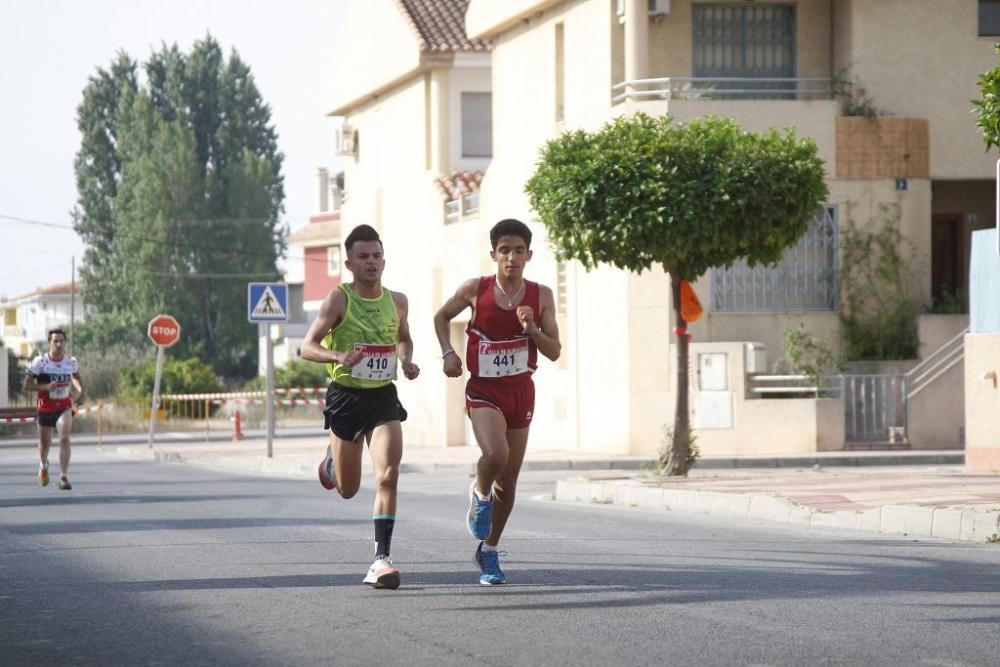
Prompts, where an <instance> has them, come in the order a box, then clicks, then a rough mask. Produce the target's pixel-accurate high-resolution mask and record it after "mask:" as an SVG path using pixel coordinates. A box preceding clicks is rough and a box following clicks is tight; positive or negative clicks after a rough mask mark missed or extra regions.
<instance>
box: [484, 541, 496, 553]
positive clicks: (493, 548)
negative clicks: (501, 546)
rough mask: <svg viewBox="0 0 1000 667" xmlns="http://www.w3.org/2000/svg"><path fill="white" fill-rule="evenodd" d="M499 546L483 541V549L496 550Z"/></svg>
mask: <svg viewBox="0 0 1000 667" xmlns="http://www.w3.org/2000/svg"><path fill="white" fill-rule="evenodd" d="M496 550H497V548H496V547H493V546H490V545H489V544H486V542H483V551H496Z"/></svg>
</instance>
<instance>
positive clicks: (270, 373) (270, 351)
mask: <svg viewBox="0 0 1000 667" xmlns="http://www.w3.org/2000/svg"><path fill="white" fill-rule="evenodd" d="M260 329H261V332H262V333H263V334H264V338H265V341H266V342H265V346H264V347H265V351H266V354H267V370H266V377H267V399H266V400H267V458H269V459H270V458H273V457H274V445H273V443H274V341H273V340H271V325H270V324H265V323H261V325H260Z"/></svg>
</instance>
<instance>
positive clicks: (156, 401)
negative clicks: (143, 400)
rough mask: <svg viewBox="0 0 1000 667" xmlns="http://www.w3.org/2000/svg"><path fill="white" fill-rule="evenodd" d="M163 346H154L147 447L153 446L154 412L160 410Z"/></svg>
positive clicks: (154, 430) (154, 431)
mask: <svg viewBox="0 0 1000 667" xmlns="http://www.w3.org/2000/svg"><path fill="white" fill-rule="evenodd" d="M164 356H165V355H164V353H163V346H162V345H157V346H156V379H155V380H153V409H152V410H150V412H149V448H150V449H152V448H153V436H154V434H155V433H156V413H157V412H159V411H160V379H161V378H162V377H163V357H164Z"/></svg>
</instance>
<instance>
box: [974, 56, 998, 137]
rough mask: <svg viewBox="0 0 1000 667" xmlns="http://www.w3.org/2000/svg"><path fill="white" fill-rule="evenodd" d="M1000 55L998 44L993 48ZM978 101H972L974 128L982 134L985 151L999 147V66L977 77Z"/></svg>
mask: <svg viewBox="0 0 1000 667" xmlns="http://www.w3.org/2000/svg"><path fill="white" fill-rule="evenodd" d="M994 48H995V49H996V52H997V54H1000V44H997V45H996V46H995V47H994ZM979 93H980V97H979V99H978V100H973V101H972V104H973V105H974V106H975V112H976V126H977V127H978V128H979V131H980V132H982V133H983V142H984V143H985V144H986V150H989V149H991V148H993V147H994V146H1000V65H998V66H997V67H994V68H993V69H991V70H989V71H988V72H983V73H982V74H980V75H979Z"/></svg>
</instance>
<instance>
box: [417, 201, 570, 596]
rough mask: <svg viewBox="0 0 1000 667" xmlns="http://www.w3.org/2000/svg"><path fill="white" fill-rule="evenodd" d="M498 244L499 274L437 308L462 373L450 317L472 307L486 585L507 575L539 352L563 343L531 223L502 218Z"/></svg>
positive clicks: (446, 344)
mask: <svg viewBox="0 0 1000 667" xmlns="http://www.w3.org/2000/svg"><path fill="white" fill-rule="evenodd" d="M490 244H491V245H492V248H493V249H492V251H491V252H490V257H491V258H492V259H493V261H494V262H496V265H497V272H496V275H492V276H483V277H481V278H473V279H472V280H469V281H466V282H465V283H463V284H462V286H461V287H459V288H458V291H457V292H455V295H454V296H452V297H451V298H450V299H448V301H447V302H446V303H445V304H444V305H443V306H442V307H441V309H440V310H439V311H438V312H437V314H436V315H435V316H434V329H435V331H436V332H437V337H438V341H439V342H440V343H441V355H442V359H443V371H444V374H445V375H447V376H448V377H461V375H462V358H461V356H460V355H459V354H458V352H456V351H455V349H454V348H453V347H452V346H451V340H450V338H451V337H450V322H451V320H452V319H454V318H455V317H456V316H458V314H459V313H461V312H462V311H464V310H465V309H466V308H472V319H471V320H470V322H469V327H468V329H467V330H466V332H467V333H468V335H469V343H468V346H467V348H466V351H465V363H466V364H467V365H468V368H469V373H470V375H471V377H470V378H469V381H468V383H467V384H466V388H465V406H466V410H467V411H468V413H469V419H470V420H471V421H472V429H473V432H474V433H475V435H476V441H477V442H478V443H479V448H480V450H482V455H481V456H480V457H479V462H478V463H477V464H476V479H475V480H474V481H473V483H472V485H471V487H470V488H469V513H468V526H469V532H470V533H472V535H473V537H475V538H476V539H478V540H481V541H480V542H479V545H478V546H477V547H476V554H475V559H476V563H477V564H478V565H479V569H480V577H479V583H481V584H483V585H484V586H493V585H497V584H503V583H505V582H506V576H505V575H504V573H503V571H502V570H501V569H500V562H499V556H498V554H497V544H498V543H499V542H500V536H501V534H502V533H503V529H504V527H505V526H506V524H507V519H508V518H509V517H510V513H511V510H512V509H513V507H514V494H515V490H516V487H517V477H518V474H519V473H520V472H521V464H522V463H523V462H524V452H525V448H526V447H527V444H528V428H529V426H530V425H531V418H532V415H533V412H534V409H535V385H534V382H533V381H532V379H531V374H532V373H533V372H534V371H535V368H536V367H537V357H538V353H539V352H541V353H542V354H543V355H544V356H546V357H548V358H549V359H551V360H552V361H555V360H556V359H558V358H559V352H560V349H561V346H560V343H559V328H558V327H557V326H556V316H555V300H554V298H553V296H552V290H551V289H549V288H548V287H546V286H544V285H540V284H538V283H534V282H530V281H528V280H525V279H524V266H525V264H527V263H528V261H529V260H530V259H531V230H530V229H528V226H527V225H525V224H524V223H523V222H520V221H519V220H513V219H507V220H501V221H500V222H498V223H497V224H496V225H494V227H493V229H491V230H490Z"/></svg>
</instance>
